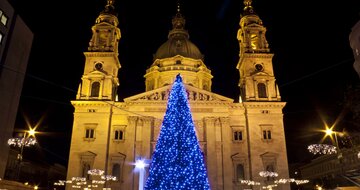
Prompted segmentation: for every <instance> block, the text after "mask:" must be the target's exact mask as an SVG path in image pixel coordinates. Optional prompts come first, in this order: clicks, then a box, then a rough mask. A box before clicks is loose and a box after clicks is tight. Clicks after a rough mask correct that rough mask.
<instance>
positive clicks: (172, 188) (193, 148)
mask: <svg viewBox="0 0 360 190" xmlns="http://www.w3.org/2000/svg"><path fill="white" fill-rule="evenodd" d="M145 189H146V190H185V189H189V190H205V189H206V190H208V189H210V186H209V181H208V177H207V172H206V168H205V164H204V160H203V155H202V152H201V149H200V145H199V142H198V140H197V138H196V134H195V127H194V123H193V120H192V115H191V112H190V107H189V103H188V100H187V96H186V91H185V88H184V85H183V83H182V78H181V76H180V74H178V75H177V76H176V79H175V82H174V84H173V86H172V89H171V91H170V95H169V99H168V105H167V110H166V113H165V116H164V120H163V123H162V127H161V131H160V136H159V138H158V141H157V144H156V148H155V151H154V153H153V157H152V162H151V165H150V169H149V177H148V179H147V181H146V185H145Z"/></svg>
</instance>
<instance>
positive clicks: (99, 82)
mask: <svg viewBox="0 0 360 190" xmlns="http://www.w3.org/2000/svg"><path fill="white" fill-rule="evenodd" d="M114 3H115V1H114V0H107V5H106V6H105V9H104V10H103V11H102V12H101V13H100V15H99V16H98V18H97V19H96V21H95V25H93V27H92V38H91V40H90V43H89V47H88V52H84V55H85V59H86V60H85V68H84V73H83V75H82V77H81V84H80V85H79V90H78V93H77V95H76V99H77V100H112V101H114V100H115V99H116V92H117V87H118V86H119V79H118V77H117V76H118V70H119V69H120V68H121V65H120V61H119V59H118V44H119V40H120V38H121V33H120V29H119V28H118V27H117V26H118V24H119V21H118V19H117V13H116V12H115V7H114Z"/></svg>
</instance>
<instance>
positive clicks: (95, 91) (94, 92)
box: [90, 82, 100, 97]
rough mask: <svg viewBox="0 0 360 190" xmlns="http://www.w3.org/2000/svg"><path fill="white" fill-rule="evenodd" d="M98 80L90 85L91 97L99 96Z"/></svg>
mask: <svg viewBox="0 0 360 190" xmlns="http://www.w3.org/2000/svg"><path fill="white" fill-rule="evenodd" d="M99 91H100V82H94V83H92V85H91V95H90V96H91V97H99Z"/></svg>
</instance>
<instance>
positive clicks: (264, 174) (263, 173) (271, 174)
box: [259, 171, 279, 177]
mask: <svg viewBox="0 0 360 190" xmlns="http://www.w3.org/2000/svg"><path fill="white" fill-rule="evenodd" d="M259 175H260V176H261V177H277V176H278V175H279V174H278V173H276V172H271V171H261V172H259Z"/></svg>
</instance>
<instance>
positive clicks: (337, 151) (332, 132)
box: [325, 128, 342, 160]
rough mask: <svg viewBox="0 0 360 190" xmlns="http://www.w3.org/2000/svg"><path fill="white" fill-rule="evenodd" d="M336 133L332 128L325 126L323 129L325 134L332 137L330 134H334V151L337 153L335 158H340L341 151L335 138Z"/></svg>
mask: <svg viewBox="0 0 360 190" xmlns="http://www.w3.org/2000/svg"><path fill="white" fill-rule="evenodd" d="M337 133H338V132H336V131H333V130H332V128H326V130H325V134H326V135H327V136H330V137H331V138H332V134H334V136H335V144H336V149H337V150H336V153H337V155H338V156H337V158H338V159H339V160H340V159H341V158H342V153H341V152H340V147H339V142H338V139H337Z"/></svg>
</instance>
